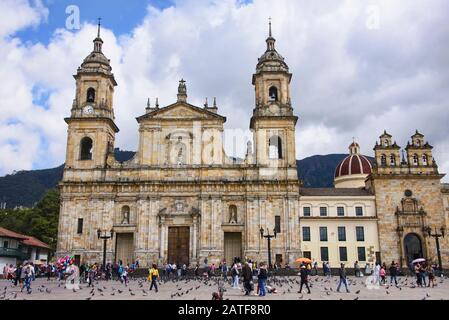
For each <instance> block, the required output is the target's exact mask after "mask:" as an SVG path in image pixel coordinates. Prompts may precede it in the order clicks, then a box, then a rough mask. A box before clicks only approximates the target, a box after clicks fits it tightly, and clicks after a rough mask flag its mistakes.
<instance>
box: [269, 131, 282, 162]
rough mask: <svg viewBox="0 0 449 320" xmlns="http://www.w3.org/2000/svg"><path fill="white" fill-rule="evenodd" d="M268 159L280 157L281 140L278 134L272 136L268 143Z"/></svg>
mask: <svg viewBox="0 0 449 320" xmlns="http://www.w3.org/2000/svg"><path fill="white" fill-rule="evenodd" d="M268 144H269V145H268V149H269V150H268V151H269V157H270V159H282V140H281V138H280V137H279V136H272V137H271V138H270V141H269V143H268Z"/></svg>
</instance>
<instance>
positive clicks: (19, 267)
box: [14, 263, 22, 288]
mask: <svg viewBox="0 0 449 320" xmlns="http://www.w3.org/2000/svg"><path fill="white" fill-rule="evenodd" d="M21 275H22V265H21V264H20V263H18V264H17V268H16V272H15V277H14V286H16V287H17V284H19V287H20V288H22V282H21V279H22V278H21V277H20V276H21Z"/></svg>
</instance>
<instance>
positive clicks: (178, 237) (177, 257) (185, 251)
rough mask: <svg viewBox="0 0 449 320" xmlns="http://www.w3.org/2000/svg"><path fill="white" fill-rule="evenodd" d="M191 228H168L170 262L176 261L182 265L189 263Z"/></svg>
mask: <svg viewBox="0 0 449 320" xmlns="http://www.w3.org/2000/svg"><path fill="white" fill-rule="evenodd" d="M189 244H190V228H189V227H169V228H168V263H176V264H177V265H180V266H182V265H183V264H184V263H185V264H186V265H187V266H188V265H189V251H190V246H189Z"/></svg>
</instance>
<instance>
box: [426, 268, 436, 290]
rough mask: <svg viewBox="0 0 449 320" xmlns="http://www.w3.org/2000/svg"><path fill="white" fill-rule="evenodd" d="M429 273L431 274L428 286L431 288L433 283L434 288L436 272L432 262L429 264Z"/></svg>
mask: <svg viewBox="0 0 449 320" xmlns="http://www.w3.org/2000/svg"><path fill="white" fill-rule="evenodd" d="M427 274H428V276H429V285H428V287H429V288H430V284H432V288H433V287H435V273H434V269H433V266H432V265H430V264H429V265H428V266H427Z"/></svg>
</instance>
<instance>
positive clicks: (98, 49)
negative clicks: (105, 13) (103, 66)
mask: <svg viewBox="0 0 449 320" xmlns="http://www.w3.org/2000/svg"><path fill="white" fill-rule="evenodd" d="M100 30H101V18H98V31H97V37H96V38H95V40H94V51H95V52H101V47H102V45H103V40H101V38H100Z"/></svg>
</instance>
